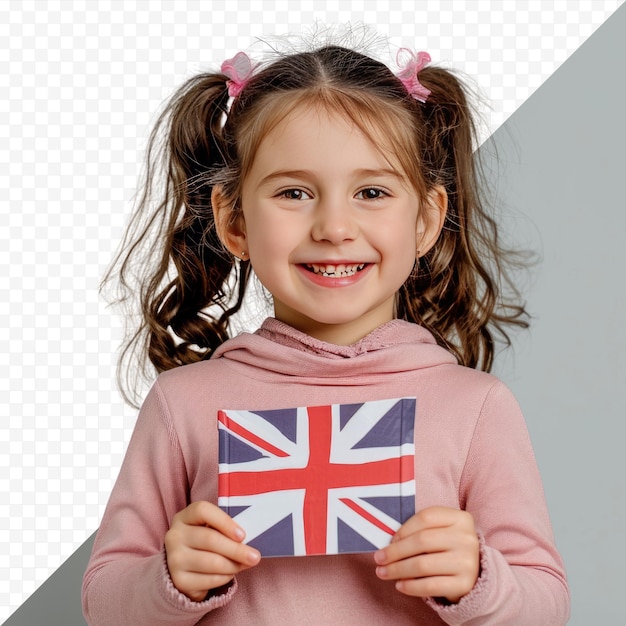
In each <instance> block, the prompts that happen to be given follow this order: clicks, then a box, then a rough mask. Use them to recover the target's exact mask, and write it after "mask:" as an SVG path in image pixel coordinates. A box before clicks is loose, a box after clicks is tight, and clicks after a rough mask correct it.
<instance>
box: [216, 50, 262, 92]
mask: <svg viewBox="0 0 626 626" xmlns="http://www.w3.org/2000/svg"><path fill="white" fill-rule="evenodd" d="M221 70H222V74H225V75H226V76H228V80H227V81H226V85H227V86H228V95H229V96H231V97H232V98H236V97H237V96H238V95H239V94H240V93H241V90H242V89H243V88H244V87H245V86H246V84H247V83H248V81H249V80H250V77H251V76H252V72H253V71H254V65H253V64H252V61H250V57H249V56H248V55H247V54H246V53H245V52H238V53H237V54H236V55H235V56H234V57H233V58H232V59H226V61H224V62H223V63H222V67H221Z"/></svg>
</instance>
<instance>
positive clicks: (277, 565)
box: [83, 319, 569, 626]
mask: <svg viewBox="0 0 626 626" xmlns="http://www.w3.org/2000/svg"><path fill="white" fill-rule="evenodd" d="M403 396H413V397H416V398H417V411H416V420H415V476H416V511H419V510H420V509H422V508H425V507H428V506H433V505H440V506H448V507H455V508H461V509H465V510H467V511H469V512H471V513H472V515H473V516H474V519H475V522H476V526H477V528H478V529H479V532H480V534H481V541H482V543H481V565H482V573H481V576H480V578H479V580H478V581H477V583H476V586H475V587H474V589H473V590H472V591H471V592H470V593H469V594H468V595H466V596H465V597H464V598H462V599H461V601H460V602H459V603H458V604H456V605H451V606H444V605H442V604H439V603H437V602H436V601H434V600H433V599H427V600H422V599H419V598H412V597H408V596H405V595H402V594H400V593H399V592H397V591H396V590H395V589H394V586H393V583H391V582H383V581H381V580H379V579H378V578H377V577H376V575H375V563H374V559H373V555H372V554H370V553H368V554H358V555H340V556H314V557H290V558H271V559H262V561H261V563H260V564H259V565H258V566H257V567H255V568H252V569H250V570H247V571H245V572H243V573H241V574H240V575H239V576H238V577H237V579H236V580H235V581H234V583H233V584H232V585H230V586H229V587H228V588H227V589H226V590H225V591H224V593H222V594H220V595H217V596H214V597H211V598H210V599H209V600H206V601H204V602H193V601H191V600H189V599H188V598H187V597H186V596H184V595H183V594H181V593H180V592H178V591H177V589H176V588H175V587H174V586H173V584H172V582H171V579H170V577H169V574H168V571H167V567H166V564H165V556H164V548H163V539H164V536H165V533H166V531H167V530H168V529H169V526H170V523H171V521H172V518H173V516H174V515H175V514H176V513H177V512H178V511H180V510H181V509H183V508H185V507H186V506H187V505H188V504H189V503H190V502H193V501H197V500H209V501H211V502H216V501H217V441H218V438H217V426H216V423H217V422H216V415H217V412H218V410H220V409H251V408H254V409H258V410H268V409H275V408H284V407H295V406H312V405H322V404H337V403H343V404H345V403H359V402H364V401H369V400H377V399H381V398H399V397H403ZM83 606H84V611H85V615H86V617H87V621H88V622H89V624H91V625H93V626H104V625H111V626H124V625H126V624H127V625H129V626H130V625H132V626H140V625H142V624H146V625H149V626H173V625H181V626H182V625H189V626H191V625H192V624H220V625H224V626H227V625H228V624H236V625H238V626H240V625H242V624H255V625H258V624H271V625H272V626H277V625H280V624H289V625H294V624H298V625H303V624H314V625H317V624H341V625H342V626H344V625H351V624H354V625H359V626H364V625H366V624H393V625H394V626H396V625H398V626H399V625H402V624H421V625H430V624H471V625H474V626H478V625H490V626H493V625H498V626H500V625H502V626H504V625H507V624H508V625H511V626H524V625H528V626H542V625H545V626H558V625H560V624H565V622H566V620H567V618H568V615H569V594H568V589H567V583H566V580H565V573H564V570H563V565H562V562H561V559H560V557H559V555H558V553H557V550H556V548H555V546H554V540H553V537H552V530H551V526H550V521H549V518H548V513H547V510H546V504H545V499H544V495H543V489H542V485H541V479H540V477H539V473H538V471H537V466H536V463H535V459H534V455H533V452H532V448H531V444H530V440H529V437H528V433H527V430H526V426H525V424H524V419H523V417H522V415H521V413H520V410H519V407H518V405H517V403H516V401H515V399H514V398H513V396H512V395H511V393H510V391H509V390H508V389H507V388H506V387H505V386H504V385H503V384H502V383H501V382H499V381H498V380H497V379H496V378H494V377H493V376H491V375H489V374H485V373H482V372H478V371H475V370H472V369H469V368H465V367H461V366H459V365H457V363H456V361H455V359H454V358H453V357H452V356H451V355H450V354H449V353H448V352H447V351H445V350H444V349H443V348H440V347H439V346H437V345H436V343H435V341H434V339H433V337H432V335H431V334H430V333H428V332H427V331H426V330H424V329H422V328H420V327H419V326H416V325H414V324H410V323H408V322H403V321H400V320H394V321H392V322H389V323H387V324H385V325H384V326H381V327H380V328H378V329H376V330H375V331H374V332H372V333H371V334H370V335H368V336H367V337H365V338H364V339H362V340H361V341H359V342H358V343H356V344H354V345H352V346H335V345H331V344H327V343H324V342H321V341H318V340H316V339H313V338H311V337H309V336H307V335H304V334H303V333H300V332H298V331H296V330H294V329H293V328H290V327H289V326H287V325H285V324H283V323H281V322H278V321H277V320H274V319H268V320H266V321H265V323H264V324H263V326H262V327H261V329H260V330H258V331H257V332H256V333H254V334H248V333H244V334H242V335H240V336H238V337H236V338H234V339H232V340H230V341H228V342H226V343H225V344H223V346H221V347H220V348H219V350H217V352H216V354H215V355H214V357H213V358H212V359H211V360H210V361H205V362H201V363H198V364H195V365H189V366H185V367H180V368H176V369H174V370H171V371H169V372H166V373H164V374H162V375H161V376H159V379H158V380H157V382H156V383H155V385H154V387H153V389H152V390H151V391H150V393H149V395H148V397H147V398H146V401H145V403H144V406H143V407H142V410H141V412H140V414H139V418H138V420H137V425H136V427H135V432H134V434H133V437H132V439H131V441H130V444H129V447H128V451H127V454H126V458H125V460H124V463H123V465H122V468H121V471H120V474H119V478H118V480H117V483H116V485H115V488H114V490H113V493H112V494H111V498H110V501H109V504H108V506H107V509H106V511H105V514H104V518H103V520H102V525H101V527H100V530H99V532H98V535H97V538H96V541H95V544H94V549H93V554H92V557H91V560H90V563H89V566H88V569H87V572H86V573H85V578H84V583H83Z"/></svg>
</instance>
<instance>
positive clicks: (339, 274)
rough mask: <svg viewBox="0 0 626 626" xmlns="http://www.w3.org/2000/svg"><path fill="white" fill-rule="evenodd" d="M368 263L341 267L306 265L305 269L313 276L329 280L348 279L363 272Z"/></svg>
mask: <svg viewBox="0 0 626 626" xmlns="http://www.w3.org/2000/svg"><path fill="white" fill-rule="evenodd" d="M366 265H367V263H341V264H339V265H330V264H328V263H326V264H317V263H304V264H303V267H304V268H305V269H307V270H308V271H309V272H312V273H313V274H317V275H318V276H325V277H328V278H347V277H349V276H354V275H355V274H357V273H358V272H360V271H362V270H363V269H364V268H365V266H366Z"/></svg>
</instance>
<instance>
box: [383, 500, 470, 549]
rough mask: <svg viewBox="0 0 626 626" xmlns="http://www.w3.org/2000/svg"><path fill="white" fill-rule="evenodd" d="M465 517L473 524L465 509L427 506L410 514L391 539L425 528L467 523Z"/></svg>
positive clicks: (400, 537)
mask: <svg viewBox="0 0 626 626" xmlns="http://www.w3.org/2000/svg"><path fill="white" fill-rule="evenodd" d="M466 518H469V519H471V520H472V524H473V518H472V516H471V515H470V514H469V513H467V511H461V510H459V509H452V508H449V507H445V506H431V507H427V508H425V509H422V510H421V511H418V512H417V513H416V514H415V515H412V516H411V517H410V518H409V519H408V520H407V521H406V522H405V523H404V524H402V526H401V527H400V528H399V529H398V531H397V532H396V534H395V535H394V537H393V538H392V540H391V541H392V543H393V542H395V541H398V540H400V539H403V538H404V537H406V536H408V535H411V534H413V533H416V532H419V531H421V530H424V529H426V528H445V527H447V526H452V525H455V524H459V523H467V522H468V521H469V520H467V519H466Z"/></svg>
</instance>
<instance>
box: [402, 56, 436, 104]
mask: <svg viewBox="0 0 626 626" xmlns="http://www.w3.org/2000/svg"><path fill="white" fill-rule="evenodd" d="M407 55H408V58H407ZM396 63H397V64H398V67H400V68H401V70H400V71H399V72H398V73H397V74H396V76H397V77H398V78H399V79H400V80H401V81H402V84H403V85H404V87H405V88H406V90H407V91H408V92H409V94H411V95H412V96H413V97H414V98H415V99H416V100H419V101H420V102H426V99H427V98H428V96H429V95H430V89H426V87H424V85H422V83H420V81H419V79H418V78H417V75H418V74H419V73H420V72H421V71H422V70H423V69H424V67H426V66H427V65H428V64H429V63H430V54H428V52H418V53H417V54H415V52H413V51H412V50H409V49H408V48H400V50H398V54H397V56H396Z"/></svg>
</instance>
